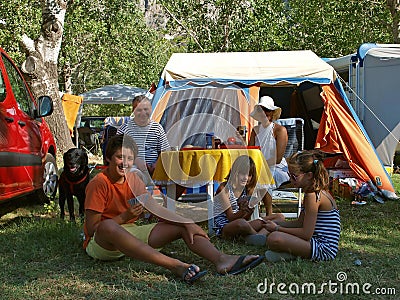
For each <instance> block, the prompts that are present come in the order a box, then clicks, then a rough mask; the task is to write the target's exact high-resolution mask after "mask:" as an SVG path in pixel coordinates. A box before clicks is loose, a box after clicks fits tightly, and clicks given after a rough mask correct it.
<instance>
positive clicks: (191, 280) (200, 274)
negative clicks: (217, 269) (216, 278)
mask: <svg viewBox="0 0 400 300" xmlns="http://www.w3.org/2000/svg"><path fill="white" fill-rule="evenodd" d="M196 268H198V266H196V265H194V264H192V265H191V266H189V267H188V268H187V269H186V271H185V272H184V273H183V275H182V280H183V281H184V282H185V283H187V284H193V283H194V282H195V281H196V280H197V279H199V278H201V277H203V276H204V275H206V274H207V270H205V271H198V272H197V271H196ZM190 273H195V275H193V276H192V277H188V276H189V274H190Z"/></svg>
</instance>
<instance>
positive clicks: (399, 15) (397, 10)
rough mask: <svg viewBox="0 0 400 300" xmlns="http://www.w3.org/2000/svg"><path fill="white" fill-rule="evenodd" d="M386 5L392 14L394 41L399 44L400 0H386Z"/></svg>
mask: <svg viewBox="0 0 400 300" xmlns="http://www.w3.org/2000/svg"><path fill="white" fill-rule="evenodd" d="M386 5H387V7H388V9H389V11H390V14H391V16H392V35H393V43H395V44H398V43H399V42H400V35H399V29H400V1H399V0H386Z"/></svg>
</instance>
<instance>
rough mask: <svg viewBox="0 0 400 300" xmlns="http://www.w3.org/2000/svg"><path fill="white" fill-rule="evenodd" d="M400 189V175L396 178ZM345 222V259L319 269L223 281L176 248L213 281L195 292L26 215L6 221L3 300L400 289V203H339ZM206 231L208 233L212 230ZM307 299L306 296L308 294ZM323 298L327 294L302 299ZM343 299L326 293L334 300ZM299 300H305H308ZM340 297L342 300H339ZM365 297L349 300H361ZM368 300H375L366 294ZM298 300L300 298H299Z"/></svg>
mask: <svg viewBox="0 0 400 300" xmlns="http://www.w3.org/2000/svg"><path fill="white" fill-rule="evenodd" d="M393 178H394V180H393V181H394V182H395V184H396V189H397V190H399V185H400V176H398V175H396V176H394V177H393ZM338 206H339V209H340V213H341V218H342V234H341V239H340V242H339V253H338V256H337V258H336V259H335V260H334V261H330V262H319V263H314V262H310V261H307V260H301V259H298V260H295V261H291V262H283V263H276V264H271V263H268V262H266V263H265V264H262V265H260V266H259V267H257V268H255V269H254V270H252V271H250V272H247V273H245V274H241V275H239V276H233V277H231V276H222V277H221V276H215V269H214V266H213V265H212V264H211V263H210V262H208V261H206V260H204V259H202V258H201V257H199V256H197V255H195V254H193V253H191V252H190V251H189V250H188V248H187V247H186V245H185V244H184V242H183V241H176V242H174V243H172V244H171V245H168V246H166V247H165V248H164V249H163V253H165V254H167V255H169V256H172V257H175V258H178V259H181V260H183V261H185V262H188V263H195V264H197V265H199V266H200V267H201V268H202V269H207V270H208V271H209V274H208V275H207V276H206V277H204V279H202V280H201V281H200V282H197V283H196V284H195V285H194V286H193V287H190V286H187V285H186V284H184V283H183V282H182V281H181V280H180V278H177V277H175V276H173V275H172V274H171V273H170V272H169V271H167V270H165V269H163V268H161V267H157V266H154V265H150V264H147V263H143V262H139V261H135V260H132V259H129V258H123V259H121V260H119V261H116V262H97V261H94V260H93V259H90V258H89V257H88V256H87V255H86V254H85V253H84V251H83V249H82V240H81V232H82V224H80V223H79V222H78V223H71V222H68V221H61V220H60V219H58V217H56V216H54V215H50V216H49V215H46V213H45V211H44V208H43V207H38V206H35V207H32V208H31V209H30V210H28V209H24V210H21V211H18V212H14V213H13V214H11V215H8V216H7V217H6V218H1V219H0V249H2V255H1V256H0V265H1V266H2V273H1V275H0V290H1V299H10V300H11V299H45V300H47V299H49V300H50V299H51V300H53V299H168V300H170V299H183V298H193V295H194V293H195V295H196V298H198V299H262V298H272V299H288V298H290V299H292V298H293V299H295V298H296V295H279V294H277V293H276V291H275V294H273V295H268V294H266V295H261V294H259V293H257V286H258V285H259V284H261V283H263V282H264V281H267V282H268V283H274V284H275V285H277V284H279V283H283V284H286V285H289V284H291V283H296V284H299V285H301V284H302V283H309V282H312V283H315V284H316V285H321V284H324V283H327V282H329V281H333V282H337V274H339V273H340V272H344V273H345V274H346V276H347V278H348V279H347V282H356V283H359V284H363V283H370V284H371V285H372V286H373V287H384V288H390V287H397V289H398V290H397V293H400V290H399V288H398V282H399V281H400V272H399V270H400V268H399V266H400V264H399V255H398V253H399V249H400V230H399V228H400V218H399V215H400V208H399V202H398V201H386V202H385V204H379V203H377V202H368V203H367V204H366V205H364V206H356V207H355V206H352V205H351V204H350V203H349V201H345V200H338ZM205 229H206V228H205ZM211 241H212V242H213V243H214V244H215V245H216V247H217V248H218V249H220V250H221V251H223V252H226V253H230V254H263V253H264V252H265V250H266V249H265V248H264V247H261V248H258V247H254V246H247V245H244V244H243V243H242V242H241V241H223V240H221V239H219V238H217V237H215V236H212V237H211ZM300 296H301V295H300ZM305 296H307V299H320V298H321V295H302V297H300V298H305ZM338 296H339V295H334V294H330V293H328V292H327V291H325V292H324V295H323V297H324V298H326V299H337V298H338ZM300 298H299V299H300ZM339 298H340V297H339ZM359 298H360V295H346V299H359ZM362 298H363V299H369V298H368V297H367V296H366V295H363V297H362ZM296 299H297V298H296ZM370 299H397V298H396V297H394V296H388V295H386V296H385V297H381V298H379V297H378V296H377V295H374V297H372V298H370Z"/></svg>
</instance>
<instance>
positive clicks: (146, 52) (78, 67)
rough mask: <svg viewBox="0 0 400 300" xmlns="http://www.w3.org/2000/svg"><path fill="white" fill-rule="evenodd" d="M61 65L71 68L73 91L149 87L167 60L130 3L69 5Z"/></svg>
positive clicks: (81, 0) (164, 46)
mask: <svg viewBox="0 0 400 300" xmlns="http://www.w3.org/2000/svg"><path fill="white" fill-rule="evenodd" d="M62 48H63V49H62V55H61V57H60V65H64V64H66V63H68V64H69V65H70V66H71V67H72V68H73V87H74V93H75V94H79V93H81V92H84V91H86V90H91V89H94V88H97V87H100V86H103V85H107V84H115V83H124V84H128V85H133V86H138V87H142V88H148V87H149V86H150V85H151V83H152V82H153V81H155V82H157V81H158V78H159V72H160V71H161V70H162V68H163V66H164V64H165V63H166V61H167V59H168V58H169V56H170V54H171V53H170V47H169V45H168V42H167V40H165V39H163V37H162V36H161V34H160V33H159V32H157V31H155V30H154V29H151V28H149V27H147V26H146V24H145V21H144V15H143V12H142V11H141V10H139V8H138V6H137V4H136V2H135V1H129V0H113V1H86V0H77V1H74V2H73V4H72V5H71V6H69V7H68V10H67V16H66V20H65V32H64V41H63V47H62Z"/></svg>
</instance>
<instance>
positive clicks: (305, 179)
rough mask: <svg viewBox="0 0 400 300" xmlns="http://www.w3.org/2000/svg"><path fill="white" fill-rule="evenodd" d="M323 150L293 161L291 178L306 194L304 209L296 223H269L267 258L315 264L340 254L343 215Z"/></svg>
mask: <svg viewBox="0 0 400 300" xmlns="http://www.w3.org/2000/svg"><path fill="white" fill-rule="evenodd" d="M322 158H323V155H322V153H321V152H319V151H314V150H313V151H303V152H301V153H296V154H294V155H292V156H291V157H290V158H289V160H288V164H289V175H290V180H291V182H292V184H293V185H294V186H295V187H298V188H302V189H303V191H304V199H303V210H302V212H301V214H300V216H299V218H298V219H297V220H294V221H275V222H274V221H266V228H267V230H268V231H269V232H270V234H269V235H268V238H267V245H268V247H269V249H270V250H269V251H267V252H266V253H265V254H266V258H267V260H269V261H279V260H287V259H293V258H295V257H302V258H307V259H311V260H314V261H321V260H333V259H334V258H335V257H336V254H337V251H338V243H339V236H340V215H339V210H338V209H337V205H336V202H335V200H334V199H333V197H332V196H331V195H330V193H329V192H328V184H329V176H328V171H327V170H326V169H325V166H324V164H323V162H322Z"/></svg>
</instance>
